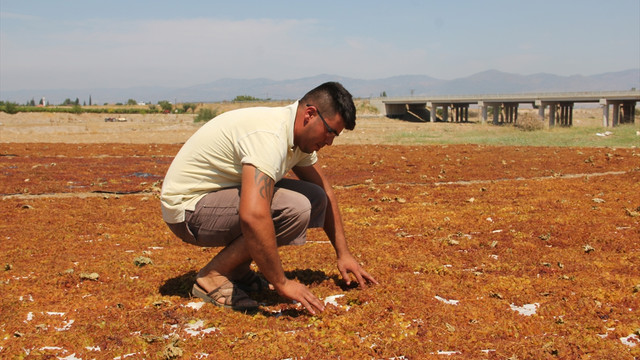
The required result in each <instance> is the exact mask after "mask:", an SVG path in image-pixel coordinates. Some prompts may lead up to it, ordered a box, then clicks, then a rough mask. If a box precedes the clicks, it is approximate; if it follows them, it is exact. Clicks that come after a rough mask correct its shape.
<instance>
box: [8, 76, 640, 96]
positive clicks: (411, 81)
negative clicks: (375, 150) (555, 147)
mask: <svg viewBox="0 0 640 360" xmlns="http://www.w3.org/2000/svg"><path fill="white" fill-rule="evenodd" d="M325 81H339V82H341V83H342V84H343V85H344V86H345V87H346V88H347V89H349V91H350V92H351V93H352V94H353V95H354V96H355V97H360V98H367V97H378V96H380V95H381V94H382V93H385V94H386V95H387V96H410V95H415V96H419V95H477V94H510V93H531V92H565V91H616V90H630V89H632V88H636V89H640V69H632V70H626V71H619V72H610V73H604V74H598V75H591V76H582V75H572V76H559V75H553V74H544V73H541V74H533V75H518V74H510V73H505V72H501V71H497V70H488V71H483V72H480V73H477V74H474V75H471V76H468V77H464V78H459V79H453V80H442V79H437V78H434V77H430V76H426V75H402V76H393V77H388V78H383V79H373V80H362V79H354V78H347V77H342V76H337V75H327V74H322V75H317V76H313V77H306V78H300V79H292V80H270V79H266V78H259V79H229V78H224V79H219V80H215V81H212V82H209V83H204V84H199V85H194V86H189V87H183V88H166V87H165V88H161V87H134V88H125V89H114V88H110V89H106V88H95V89H81V90H78V89H57V90H37V89H36V90H21V91H5V92H2V93H1V94H0V100H4V101H15V102H18V103H25V102H27V101H29V100H31V99H35V100H36V101H38V100H39V99H40V98H42V97H45V98H47V99H48V100H49V101H50V102H51V103H53V104H59V103H62V102H63V101H64V99H67V98H69V99H72V100H75V99H76V98H78V99H79V100H80V102H81V103H84V102H87V103H88V101H89V96H91V98H92V101H93V103H94V104H102V103H107V102H108V103H116V102H121V103H125V102H126V101H127V100H128V99H135V100H137V101H144V102H151V103H157V102H158V101H160V100H168V101H171V102H174V101H176V100H177V101H178V102H216V101H224V100H232V99H233V98H235V97H236V96H238V95H249V96H253V97H256V98H261V99H266V98H269V99H275V100H283V99H285V100H286V99H297V98H299V97H301V96H302V95H304V93H305V92H306V91H308V90H309V89H311V88H313V87H315V86H316V85H319V84H321V83H323V82H325Z"/></svg>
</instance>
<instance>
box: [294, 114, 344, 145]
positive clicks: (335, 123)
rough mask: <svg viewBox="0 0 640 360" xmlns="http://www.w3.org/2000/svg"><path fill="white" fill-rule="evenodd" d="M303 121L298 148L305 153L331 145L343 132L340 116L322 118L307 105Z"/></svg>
mask: <svg viewBox="0 0 640 360" xmlns="http://www.w3.org/2000/svg"><path fill="white" fill-rule="evenodd" d="M305 119H306V120H307V121H306V123H305V127H304V130H303V133H302V136H301V139H300V143H299V144H298V147H299V148H300V149H301V150H302V151H304V152H306V153H312V152H314V151H318V150H320V149H321V148H323V147H325V146H326V145H331V144H333V140H334V139H335V138H336V137H337V136H338V135H339V134H340V133H341V132H342V130H344V123H343V121H342V118H341V117H340V115H338V114H336V115H335V116H334V117H332V118H328V117H324V116H323V115H322V113H321V112H320V111H319V110H318V108H316V107H315V106H314V105H310V104H308V105H307V107H306V109H305Z"/></svg>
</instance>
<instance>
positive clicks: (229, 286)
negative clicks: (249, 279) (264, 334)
mask: <svg viewBox="0 0 640 360" xmlns="http://www.w3.org/2000/svg"><path fill="white" fill-rule="evenodd" d="M191 294H192V295H193V296H195V297H199V298H201V299H202V300H204V301H206V302H210V303H212V304H214V305H216V306H220V307H224V308H227V309H233V310H239V311H246V310H254V309H257V308H258V303H257V302H256V301H255V300H253V299H251V298H250V297H249V295H247V293H245V292H244V291H242V290H241V289H239V288H238V286H237V285H235V284H234V283H233V282H231V281H229V280H227V281H226V282H225V283H224V284H222V285H221V286H219V287H217V288H215V289H213V290H212V291H211V292H209V293H207V292H206V291H205V290H204V289H203V288H201V287H200V285H198V283H195V284H193V289H192V290H191ZM220 298H224V303H222V302H219V301H218V300H219V299H220ZM247 300H250V301H247ZM242 303H244V305H240V304H242Z"/></svg>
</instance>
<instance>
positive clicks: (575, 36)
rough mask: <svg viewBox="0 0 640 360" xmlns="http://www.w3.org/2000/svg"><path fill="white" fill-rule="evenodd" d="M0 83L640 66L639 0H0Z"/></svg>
mask: <svg viewBox="0 0 640 360" xmlns="http://www.w3.org/2000/svg"><path fill="white" fill-rule="evenodd" d="M0 13H1V15H0V90H4V91H13V90H22V89H60V88H64V89H87V88H101V87H107V88H127V87H135V86H166V87H175V86H178V87H181V86H190V85H197V84H202V83H207V82H211V81H214V80H217V79H220V78H227V77H231V78H243V79H250V78H269V79H274V80H285V79H296V78H301V77H307V76H314V75H319V74H333V75H339V76H346V77H353V78H361V79H377V78H384V77H389V76H394V75H407V74H421V75H429V76H433V77H436V78H440V79H448V80H450V79H455V78H460V77H465V76H468V75H472V74H474V73H477V72H481V71H485V70H489V69H495V70H500V71H504V72H510V73H517V74H522V75H528V74H535V73H552V74H556V75H576V74H579V75H593V74H599V73H605V72H613V71H621V70H628V69H632V68H640V1H639V0H611V1H607V2H605V1H602V0H598V1H593V0H573V1H569V0H555V1H547V0H539V1H515V0H511V1H507V0H485V1H478V0H473V1H472V0H469V1H462V0H460V1H455V0H451V1H444V0H443V1H436V0H432V1H426V0H425V1H409V0H394V1H388V0H387V1H376V0H368V1H348V0H338V1H334V0H326V1H322V2H315V3H311V2H304V1H276V0H272V1H257V0H240V1H229V0H226V1H212V0H211V1H204V0H202V1H195V0H193V1H190V0H181V1H175V0H173V1H164V0H159V1H136V0H129V1H121V0H109V1H96V0H81V1H80V0H65V1H62V0H60V1H55V0H0Z"/></svg>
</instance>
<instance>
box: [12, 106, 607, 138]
mask: <svg viewBox="0 0 640 360" xmlns="http://www.w3.org/2000/svg"><path fill="white" fill-rule="evenodd" d="M523 111H527V110H523ZM473 115H474V114H472V116H471V117H470V119H469V120H470V121H471V122H479V118H478V117H477V115H475V116H473ZM119 116H120V115H117V114H67V113H18V114H15V115H8V114H6V113H4V112H0V143H25V142H50V143H125V144H148V143H155V144H176V143H183V142H185V141H186V140H187V139H188V138H189V137H190V136H191V134H193V133H194V132H195V131H196V130H197V129H198V128H199V127H200V126H202V123H198V124H196V123H194V121H193V119H194V116H195V115H192V114H145V115H142V114H131V115H124V118H125V119H126V121H125V122H105V121H104V119H105V118H106V117H119ZM601 119H602V110H600V109H597V108H596V109H576V110H574V126H594V125H595V126H597V125H598V124H599V123H600V122H601V121H602V120H601ZM465 125H467V124H456V123H420V122H410V121H403V120H398V119H390V118H387V117H384V116H380V115H376V114H372V113H366V112H365V113H363V114H361V112H359V117H358V120H357V125H356V128H355V130H354V131H345V132H344V133H343V134H342V135H341V136H340V137H339V138H337V139H336V140H335V142H334V144H336V145H357V144H382V143H384V141H382V140H381V139H383V138H384V137H385V136H384V135H388V134H389V133H390V132H410V131H414V130H415V131H417V130H421V129H424V127H425V126H429V127H431V128H433V130H434V131H439V130H442V128H445V127H446V129H447V131H455V130H456V129H457V128H462V127H465ZM487 126H491V125H487ZM467 128H468V126H467Z"/></svg>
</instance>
